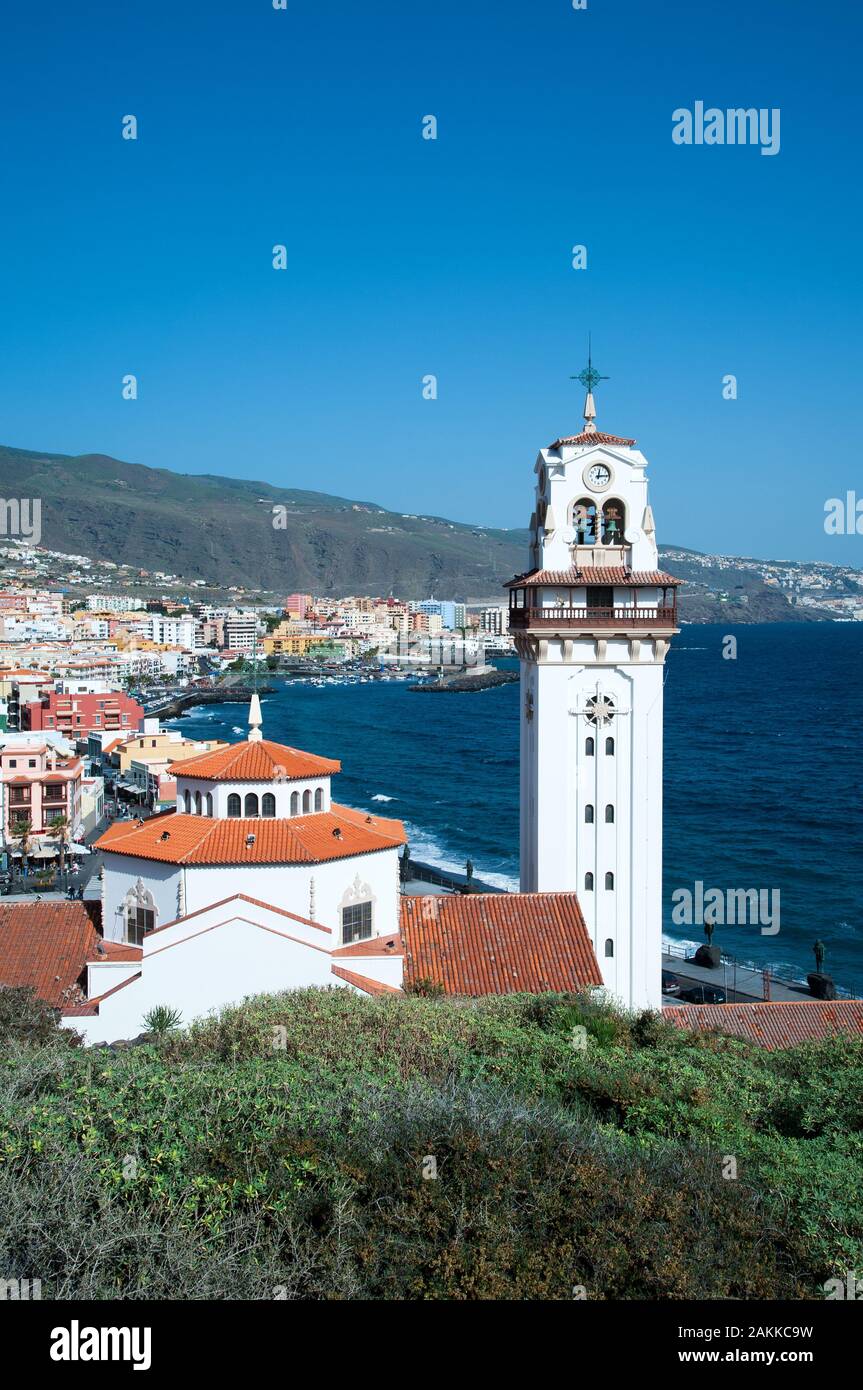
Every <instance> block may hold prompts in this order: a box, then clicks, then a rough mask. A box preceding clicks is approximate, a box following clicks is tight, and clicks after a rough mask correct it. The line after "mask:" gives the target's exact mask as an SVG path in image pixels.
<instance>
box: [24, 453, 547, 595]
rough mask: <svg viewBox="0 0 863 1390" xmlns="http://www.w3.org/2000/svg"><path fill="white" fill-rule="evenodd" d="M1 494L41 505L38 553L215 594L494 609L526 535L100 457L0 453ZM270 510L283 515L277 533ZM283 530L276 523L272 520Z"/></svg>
mask: <svg viewBox="0 0 863 1390" xmlns="http://www.w3.org/2000/svg"><path fill="white" fill-rule="evenodd" d="M0 495H2V496H3V497H17V496H21V495H25V496H28V497H40V498H41V499H42V544H43V545H44V546H47V547H48V548H49V549H52V550H59V551H63V552H64V553H66V554H73V555H75V554H77V555H88V556H91V557H92V558H98V559H110V560H113V561H115V562H116V563H119V564H130V565H134V566H139V567H141V568H144V569H147V570H149V571H154V570H163V571H165V572H166V573H169V574H178V575H181V576H182V577H183V578H184V579H186V580H193V579H203V580H206V581H208V583H211V584H213V586H214V587H227V586H229V585H244V586H246V587H251V588H258V589H264V590H268V591H270V592H276V593H288V592H291V591H292V590H299V591H303V592H304V591H308V592H310V593H315V594H350V593H363V594H388V593H389V592H390V591H391V590H393V591H394V592H395V593H397V594H398V595H399V596H401V597H405V598H427V597H428V596H429V594H443V595H449V594H457V595H459V596H462V595H463V596H465V597H466V598H468V599H480V598H492V597H493V598H495V599H497V600H500V599H501V585H502V584H503V583H504V581H505V580H507V579H509V578H511V576H512V575H513V574H514V573H515V572H516V571H517V570H520V569H523V568H524V563H525V552H526V548H527V533H526V532H520V531H500V530H493V529H490V528H486V527H481V526H468V525H463V524H460V523H458V522H452V521H446V520H444V519H442V518H437V517H418V516H402V515H400V514H398V513H396V512H388V511H385V510H384V509H383V508H382V507H379V506H378V505H377V504H376V503H373V502H360V501H352V500H349V499H347V498H344V497H330V496H328V495H327V494H326V493H322V492H306V491H301V490H299V489H294V488H274V487H270V486H269V484H266V483H259V482H247V481H245V480H242V479H237V478H218V477H213V476H210V475H191V474H182V473H172V472H170V471H168V470H167V469H162V468H147V467H145V466H144V465H142V464H136V463H123V462H121V461H120V460H118V459H112V458H108V457H106V456H105V455H103V454H83V455H80V456H78V457H70V456H67V455H63V454H40V453H33V452H31V451H29V450H25V449H10V448H5V447H0ZM273 506H281V507H284V508H285V509H286V515H285V516H284V520H285V523H286V524H285V527H284V529H276V528H275V527H274V526H273V520H274V517H273V512H272V508H273ZM279 519H280V520H281V517H280V518H279Z"/></svg>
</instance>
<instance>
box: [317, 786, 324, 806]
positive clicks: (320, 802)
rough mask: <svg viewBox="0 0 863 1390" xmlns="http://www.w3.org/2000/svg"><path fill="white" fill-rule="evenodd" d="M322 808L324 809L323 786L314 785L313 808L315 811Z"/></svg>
mask: <svg viewBox="0 0 863 1390" xmlns="http://www.w3.org/2000/svg"><path fill="white" fill-rule="evenodd" d="M323 809H324V789H323V787H315V810H316V811H322V810H323Z"/></svg>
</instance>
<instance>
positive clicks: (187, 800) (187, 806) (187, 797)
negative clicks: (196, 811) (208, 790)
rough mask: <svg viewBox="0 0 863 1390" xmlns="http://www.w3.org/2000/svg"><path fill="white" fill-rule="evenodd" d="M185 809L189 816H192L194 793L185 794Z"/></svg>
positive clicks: (187, 792)
mask: <svg viewBox="0 0 863 1390" xmlns="http://www.w3.org/2000/svg"><path fill="white" fill-rule="evenodd" d="M183 809H184V811H185V812H186V815H187V816H189V815H191V814H192V793H191V792H189V791H186V792H183Z"/></svg>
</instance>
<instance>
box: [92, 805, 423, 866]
mask: <svg viewBox="0 0 863 1390" xmlns="http://www.w3.org/2000/svg"><path fill="white" fill-rule="evenodd" d="M405 839H406V836H405V831H404V826H403V825H402V823H401V821H398V820H385V819H384V818H383V817H382V816H371V815H366V814H365V812H363V811H354V810H352V809H351V808H350V807H348V806H338V805H336V803H335V802H333V803H332V805H331V807H330V810H329V811H318V812H316V813H314V814H312V815H308V816H293V817H291V818H289V819H272V820H270V819H267V818H264V817H260V818H255V819H249V820H246V819H244V818H243V819H240V818H238V819H236V820H234V819H230V820H219V819H216V818H214V817H211V816H192V815H185V814H183V813H181V812H178V811H166V812H165V813H164V815H161V816H151V817H150V819H149V820H145V821H144V822H143V824H142V825H140V826H139V825H138V824H137V823H136V822H134V821H133V822H131V823H129V822H123V821H115V822H114V824H113V825H110V826H109V827H108V829H107V830H106V831H105V833H104V835H102V837H101V839H99V840H98V841H97V842H96V846H95V847H96V848H97V849H100V850H106V851H108V852H109V853H113V854H128V855H131V856H133V857H134V858H136V859H156V860H159V861H161V862H162V863H165V864H318V863H325V862H327V861H328V860H331V859H345V858H347V857H349V856H351V855H355V854H370V853H373V852H374V851H375V850H380V849H393V848H395V847H397V846H398V845H403V844H404V843H405Z"/></svg>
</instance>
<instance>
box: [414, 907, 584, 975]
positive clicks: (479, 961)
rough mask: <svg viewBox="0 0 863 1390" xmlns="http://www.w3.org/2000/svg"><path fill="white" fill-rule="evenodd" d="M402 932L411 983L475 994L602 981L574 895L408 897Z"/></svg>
mask: <svg viewBox="0 0 863 1390" xmlns="http://www.w3.org/2000/svg"><path fill="white" fill-rule="evenodd" d="M401 930H402V940H403V942H404V948H405V982H406V983H415V982H416V981H418V980H421V979H427V980H430V981H432V982H433V983H435V984H441V985H443V987H444V989H445V991H446V993H447V994H467V995H474V996H476V995H481V994H515V993H517V992H521V991H524V992H526V993H541V992H543V991H544V990H583V989H587V988H590V987H592V986H598V985H601V984H602V975H601V974H600V970H599V966H598V964H597V961H596V956H595V955H594V951H593V946H592V945H591V941H590V937H589V935H588V932H587V928H586V926H585V924H584V918H583V917H582V915H581V908H580V907H579V905H578V900H577V898H576V896H575V894H574V893H471V894H464V895H463V894H452V895H446V896H441V897H432V896H430V895H429V896H423V897H419V898H411V897H404V898H402V900H401Z"/></svg>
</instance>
